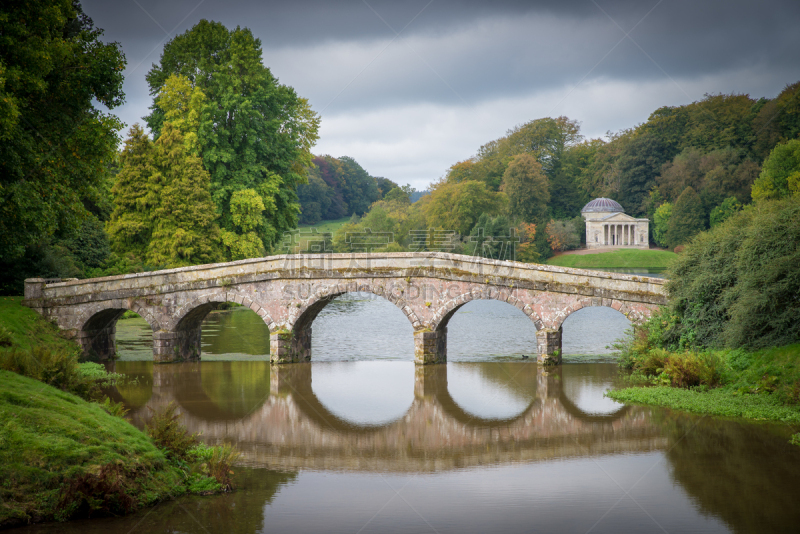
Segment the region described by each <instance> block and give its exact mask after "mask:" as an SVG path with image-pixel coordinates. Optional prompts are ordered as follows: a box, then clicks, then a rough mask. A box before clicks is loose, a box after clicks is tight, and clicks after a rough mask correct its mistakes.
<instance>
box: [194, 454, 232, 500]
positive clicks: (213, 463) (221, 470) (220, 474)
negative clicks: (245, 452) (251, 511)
mask: <svg viewBox="0 0 800 534" xmlns="http://www.w3.org/2000/svg"><path fill="white" fill-rule="evenodd" d="M189 456H190V457H192V458H193V459H194V460H195V461H197V462H199V466H198V467H199V469H200V471H201V472H202V473H203V474H204V475H207V476H210V477H213V478H214V479H215V480H216V481H217V483H218V484H219V485H220V486H221V489H222V491H230V490H232V489H233V488H234V487H235V486H234V484H233V480H232V479H231V475H232V474H233V470H232V467H233V464H234V463H236V461H237V460H238V459H239V456H240V454H239V452H238V451H237V450H236V447H234V446H233V445H230V444H227V443H226V444H223V445H218V446H216V447H209V446H207V445H205V444H203V443H200V444H199V445H197V446H196V447H194V448H192V449H190V450H189Z"/></svg>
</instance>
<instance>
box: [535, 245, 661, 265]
mask: <svg viewBox="0 0 800 534" xmlns="http://www.w3.org/2000/svg"><path fill="white" fill-rule="evenodd" d="M675 257H677V254H675V253H674V252H668V251H666V250H636V249H622V250H615V251H614V252H601V253H599V254H565V255H562V256H556V257H554V258H550V259H549V260H548V261H547V264H548V265H558V266H560V267H575V268H577V269H665V268H666V267H667V266H669V264H670V262H671V261H672V260H673V259H674V258H675Z"/></svg>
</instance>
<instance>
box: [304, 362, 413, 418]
mask: <svg viewBox="0 0 800 534" xmlns="http://www.w3.org/2000/svg"><path fill="white" fill-rule="evenodd" d="M311 389H312V390H313V391H314V394H316V396H317V398H318V399H319V401H320V402H321V403H322V404H324V405H325V407H326V408H328V409H329V410H330V411H331V412H333V413H334V414H335V415H337V416H339V417H341V418H342V419H344V420H346V421H350V422H352V423H356V424H362V425H378V424H384V423H388V422H390V421H394V420H395V419H398V418H400V417H402V416H403V415H405V413H406V412H407V411H408V409H409V407H410V406H411V403H412V402H414V364H413V363H412V362H347V363H321V364H318V365H314V366H313V368H312V374H311Z"/></svg>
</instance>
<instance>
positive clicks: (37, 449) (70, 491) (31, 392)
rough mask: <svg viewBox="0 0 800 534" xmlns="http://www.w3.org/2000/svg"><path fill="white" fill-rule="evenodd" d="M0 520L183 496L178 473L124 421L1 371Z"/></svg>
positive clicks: (86, 512) (78, 513) (106, 509)
mask: <svg viewBox="0 0 800 534" xmlns="http://www.w3.org/2000/svg"><path fill="white" fill-rule="evenodd" d="M0 411H2V412H3V413H6V414H11V415H13V417H10V418H9V419H8V420H6V421H5V422H4V424H3V425H2V426H0V442H2V443H3V447H0V478H2V480H3V481H4V484H3V485H2V486H0V497H2V500H3V506H2V507H0V525H3V526H7V525H10V524H24V523H28V522H30V521H32V520H35V521H52V520H62V521H63V520H66V519H70V518H73V517H87V516H90V515H91V514H109V513H111V514H123V513H128V512H131V511H134V510H137V509H140V508H141V507H143V506H146V505H151V504H154V503H156V502H158V501H160V500H163V499H166V498H170V497H172V496H175V495H178V494H181V493H184V491H185V489H184V488H183V487H182V477H181V475H180V473H179V472H178V471H177V470H175V469H174V468H171V467H170V466H169V465H168V464H167V463H166V462H165V458H164V455H163V454H162V453H161V452H160V451H159V450H158V449H156V447H155V446H154V445H153V444H152V443H151V442H150V440H149V439H147V437H146V436H145V435H144V434H143V433H141V432H140V431H139V430H137V429H136V428H134V427H133V426H132V425H131V424H130V423H128V422H127V421H124V420H123V419H121V418H119V417H113V416H111V415H109V414H108V413H106V412H105V410H103V408H102V407H101V406H100V405H98V404H97V403H92V402H87V401H84V400H81V399H80V398H78V397H75V396H74V395H72V394H70V393H66V392H63V391H59V390H58V389H56V388H53V387H50V386H47V385H45V384H42V383H41V382H38V381H36V380H33V379H31V378H26V377H23V376H20V375H18V374H15V373H9V372H7V371H0Z"/></svg>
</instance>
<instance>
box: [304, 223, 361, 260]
mask: <svg viewBox="0 0 800 534" xmlns="http://www.w3.org/2000/svg"><path fill="white" fill-rule="evenodd" d="M349 220H350V217H344V218H342V219H336V220H335V221H320V222H318V223H317V224H314V225H309V224H301V225H300V239H299V244H300V252H303V251H307V250H308V239H307V238H304V237H303V232H304V231H305V232H307V231H308V230H309V229H311V228H316V230H317V231H318V232H319V233H320V234H323V233H325V232H329V233H330V234H331V237H333V234H335V233H336V230H338V229H339V228H341V227H342V226H344V225H345V224H347V222H348V221H349Z"/></svg>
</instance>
